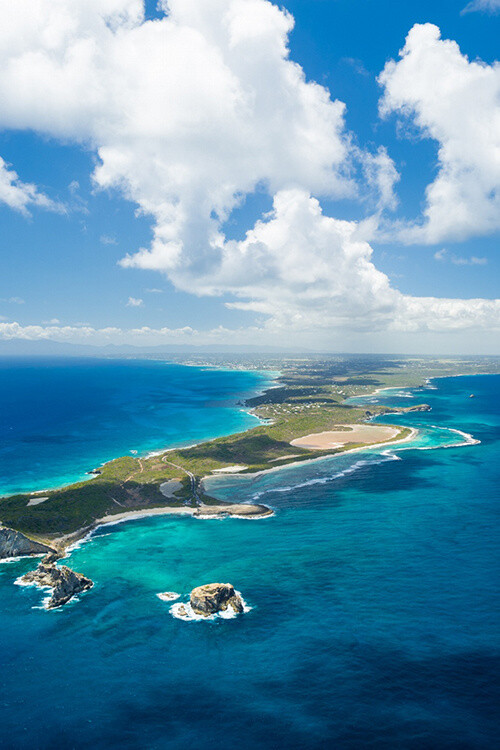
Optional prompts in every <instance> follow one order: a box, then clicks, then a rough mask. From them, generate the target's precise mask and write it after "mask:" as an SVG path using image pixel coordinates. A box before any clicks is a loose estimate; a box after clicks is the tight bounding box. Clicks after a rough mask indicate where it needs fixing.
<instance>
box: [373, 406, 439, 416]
mask: <svg viewBox="0 0 500 750" xmlns="http://www.w3.org/2000/svg"><path fill="white" fill-rule="evenodd" d="M431 408H432V407H431V406H429V404H415V406H384V407H383V409H382V410H381V411H380V412H379V413H380V414H409V413H410V412H412V411H431Z"/></svg>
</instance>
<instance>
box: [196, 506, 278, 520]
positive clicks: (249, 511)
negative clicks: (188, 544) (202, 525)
mask: <svg viewBox="0 0 500 750" xmlns="http://www.w3.org/2000/svg"><path fill="white" fill-rule="evenodd" d="M193 515H194V516H195V517H197V516H199V517H201V518H209V517H211V516H213V517H215V518H222V517H224V516H239V517H240V518H264V517H265V516H272V515H273V510H272V509H271V508H269V507H268V506H267V505H259V504H253V503H228V504H225V505H200V507H199V508H198V509H197V510H196V511H195V512H194V513H193Z"/></svg>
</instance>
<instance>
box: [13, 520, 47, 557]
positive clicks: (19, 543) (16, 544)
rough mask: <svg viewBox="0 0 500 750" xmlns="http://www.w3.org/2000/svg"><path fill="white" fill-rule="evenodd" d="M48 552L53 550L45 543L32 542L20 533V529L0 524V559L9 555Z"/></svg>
mask: <svg viewBox="0 0 500 750" xmlns="http://www.w3.org/2000/svg"><path fill="white" fill-rule="evenodd" d="M49 552H54V550H53V549H52V548H51V547H47V546H46V545H45V544H40V542H34V541H33V540H32V539H29V538H28V537H27V536H24V534H21V532H20V531H14V529H8V528H6V527H5V526H0V560H6V559H8V558H10V557H25V556H28V555H45V554H47V553H49Z"/></svg>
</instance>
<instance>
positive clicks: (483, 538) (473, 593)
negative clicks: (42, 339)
mask: <svg viewBox="0 0 500 750" xmlns="http://www.w3.org/2000/svg"><path fill="white" fill-rule="evenodd" d="M75 366H76V365H75ZM116 366H117V367H119V366H120V365H116ZM135 366H136V367H138V368H141V367H142V365H141V364H136V365H135ZM145 366H146V365H145ZM89 367H90V365H89ZM124 367H130V368H132V369H133V367H134V365H131V364H126V365H124ZM147 367H150V364H149V363H148V364H147ZM157 368H158V369H160V365H157ZM168 373H169V366H167V369H166V370H164V371H163V376H164V377H165V378H166V379H167V380H168V378H169V374H168ZM192 375H193V377H195V372H194V371H193V373H192ZM196 376H197V377H199V383H200V384H201V383H202V382H203V381H204V379H205V378H208V379H209V380H210V379H211V378H215V381H212V384H213V393H212V395H211V396H210V398H206V399H204V398H203V396H200V400H199V401H198V400H197V397H195V402H196V409H198V410H200V408H201V407H202V409H203V410H204V409H206V410H208V411H210V409H213V410H214V412H213V414H212V416H213V419H214V424H218V425H219V434H220V430H221V429H222V425H221V423H220V422H217V419H216V414H215V412H216V411H217V409H219V408H224V409H227V410H228V412H227V414H228V419H229V418H231V419H233V418H234V419H235V420H238V419H243V417H242V416H241V412H239V411H238V408H239V407H236V408H235V406H234V401H235V399H236V400H239V398H240V396H236V394H239V393H240V392H241V391H240V389H241V388H243V390H245V389H248V390H249V391H251V390H252V389H254V388H255V386H256V382H255V379H254V378H255V374H252V376H251V377H250V375H249V374H244V373H231V374H229V375H227V376H226V375H225V374H223V373H220V377H221V378H225V377H227V381H225V382H226V386H227V389H226V391H225V392H224V394H223V396H222V398H221V399H219V398H218V397H217V395H216V393H215V391H216V387H218V386H217V385H216V381H217V373H215V374H214V373H213V372H210V371H203V372H202V371H200V372H199V373H197V374H196ZM148 377H149V376H148V375H146V374H144V380H143V384H144V383H145V382H146V381H147V380H148ZM151 377H152V380H153V381H154V382H155V383H157V380H156V377H157V376H156V371H155V368H154V367H153V366H151ZM239 377H241V378H243V380H242V381H240V380H239V379H238V378H239ZM260 377H263V376H262V375H261V376H260ZM105 378H107V376H105ZM232 378H235V380H232ZM245 378H249V380H246V379H245ZM34 379H36V376H34ZM89 379H90V376H89ZM97 380H98V378H97V376H96V381H97ZM499 386H500V376H474V377H458V378H442V379H438V380H434V381H432V385H431V387H430V388H423V389H413V390H412V389H405V390H400V389H393V390H391V391H383V392H381V393H380V394H378V395H377V396H376V398H377V400H379V401H382V402H383V403H387V404H392V405H404V406H407V405H411V404H412V403H420V402H422V401H425V402H426V403H429V404H430V405H431V406H432V411H430V412H428V413H414V414H411V415H404V416H403V415H401V416H394V415H391V417H390V418H389V417H385V418H380V419H381V421H386V422H389V421H390V422H392V423H400V424H409V425H411V426H415V427H417V428H418V429H419V430H421V433H420V436H419V437H418V438H417V439H416V440H415V441H414V442H412V443H406V444H402V445H400V446H394V447H393V448H392V449H390V450H387V449H382V448H380V449H364V450H362V451H358V452H356V453H351V454H346V455H343V456H339V457H336V458H330V459H323V460H320V461H314V462H310V463H307V464H304V465H302V466H293V467H287V468H284V469H280V470H278V471H273V472H270V473H267V474H263V475H260V476H253V477H235V476H226V477H220V478H218V479H217V480H211V481H210V483H209V484H210V491H211V493H212V494H213V493H216V494H217V495H218V496H219V497H220V498H224V499H226V498H229V497H231V498H233V499H237V500H250V499H252V498H259V499H260V500H261V501H262V502H265V503H267V504H269V505H270V506H272V507H273V508H274V510H275V514H274V515H273V516H272V517H270V518H266V519H262V520H257V521H249V520H243V519H225V520H198V519H193V518H176V517H173V516H170V517H163V518H162V517H156V518H148V519H142V520H136V521H130V522H127V523H123V524H121V525H117V526H114V527H107V528H102V529H100V530H98V531H97V532H95V533H94V535H93V536H92V537H91V539H90V540H89V541H87V542H86V543H84V544H82V545H81V546H80V547H79V548H78V549H76V550H75V551H74V552H72V554H71V556H70V558H69V560H68V564H69V565H70V566H71V567H73V568H74V569H75V570H77V571H79V572H82V573H84V574H86V575H88V576H90V577H91V578H92V579H93V580H94V581H95V587H94V588H93V589H92V590H91V591H90V592H88V593H86V594H83V595H82V596H81V597H80V599H79V600H78V601H73V602H71V603H70V604H69V605H67V606H66V607H64V608H62V609H60V610H55V611H49V612H47V611H44V610H43V609H40V603H41V600H42V598H43V593H42V592H40V591H38V590H36V589H32V588H23V587H18V586H14V585H13V583H14V581H15V579H16V578H17V577H18V576H19V575H21V574H22V573H24V572H25V571H27V570H29V569H30V568H32V567H33V561H30V560H21V561H18V562H12V563H6V564H3V565H0V594H1V597H0V600H1V602H2V606H1V611H0V632H1V634H2V635H1V642H2V648H1V651H0V675H1V676H0V683H1V696H0V731H1V737H2V740H1V743H2V747H5V748H19V749H21V748H22V749H23V750H24V748H30V749H33V748H40V749H43V750H45V748H47V749H48V748H51V749H53V748H88V747H92V748H148V750H149V749H151V750H153V749H158V750H162V749H163V748H165V749H168V750H178V749H179V750H180V749H181V748H186V747H195V748H200V749H201V750H209V749H210V750H212V748H213V749H214V750H215V748H221V747H226V746H228V745H235V746H236V747H238V748H239V749H240V750H255V749H256V748H258V749H259V750H271V749H272V750H275V749H280V750H281V749H282V748H286V750H295V749H297V750H299V749H304V750H306V749H307V750H320V749H321V750H324V749H325V748H327V749H329V748H333V749H335V750H337V749H338V750H343V749H344V748H345V749H346V750H347V749H348V750H364V749H365V748H366V749H368V748H370V749H373V748H376V749H378V748H380V749H383V750H386V749H390V750H393V749H394V750H396V749H397V750H422V749H424V750H426V749H427V748H429V749H431V750H445V749H449V750H461V749H465V748H477V749H478V750H479V748H481V750H483V749H484V748H496V747H497V746H498V736H499V728H500V727H499V720H498V706H499V704H500V690H499V679H498V674H499V672H500V658H499V657H500V629H499V616H498V612H499V611H500V607H499V583H500V576H499V572H500V571H499V566H498V559H499V558H498V549H499V525H498V514H499V499H500V497H499V487H500V463H499V461H498V449H499V438H500V404H499V400H498V393H499ZM207 387H208V384H207ZM155 388H156V386H155ZM19 389H20V386H19ZM82 390H84V385H82ZM146 390H147V389H146ZM194 390H195V389H194ZM141 392H142V391H141ZM159 392H160V391H156V390H155V389H152V390H151V391H150V398H151V402H150V403H153V395H152V394H153V393H159ZM202 392H203V393H205V387H204V386H203V387H202ZM230 392H232V394H233V395H232V399H233V401H232V403H233V406H232V407H231V396H230ZM471 393H474V394H475V398H473V399H471V398H469V396H470V394H471ZM184 395H185V401H187V400H189V398H190V395H189V389H187V390H186V392H185V394H184ZM219 395H220V394H219ZM221 400H222V402H223V403H226V404H227V406H219V405H218V404H219V403H220V401H221ZM372 400H373V397H369V398H368V399H365V401H364V402H365V403H370V402H371V401H372ZM207 402H208V403H207ZM214 403H215V404H216V405H215V406H214V405H213V404H214ZM130 408H132V405H130ZM165 408H167V407H166V406H165V405H163V406H161V407H160V415H162V414H163V411H162V410H163V409H165ZM184 408H188V407H187V406H186V404H185V406H184ZM118 413H120V410H118ZM236 413H238V414H239V415H240V416H238V417H236ZM230 414H232V417H229V415H230ZM110 419H111V417H110ZM207 419H208V416H207ZM245 419H246V417H245ZM153 422H154V418H153V417H152V418H151V424H152V423H153ZM224 424H225V425H226V426H228V424H229V422H226V421H224ZM242 424H243V423H242ZM193 425H194V426H195V427H196V428H197V429H198V428H199V427H200V425H199V424H198V422H197V421H196V420H195V422H194V423H191V424H190V426H189V427H187V428H186V429H185V431H184V432H183V434H182V439H183V440H186V441H190V440H192V441H194V440H195V439H199V438H198V436H197V433H196V434H195V433H191V432H190V429H191V428H192V427H193ZM205 428H206V430H209V429H210V425H209V424H208V423H206V424H205ZM58 429H59V428H58ZM200 429H201V428H200ZM37 430H38V431H37ZM201 431H203V430H201ZM54 432H55V433H56V432H57V430H55V431H54ZM216 432H217V430H216ZM30 434H41V433H40V431H39V428H38V427H37V429H36V430H35V429H33V430H32V431H31V433H30ZM58 434H59V433H58ZM60 434H61V435H62V434H66V433H63V432H61V433H60ZM207 434H208V433H207V432H205V436H206V435H207ZM126 437H127V440H124V442H123V445H124V444H125V442H126V443H127V449H130V448H132V447H134V446H136V447H137V449H138V450H142V449H144V448H145V447H147V446H146V445H145V444H144V442H141V440H139V439H132V438H130V439H129V440H128V437H129V436H126ZM176 439H180V438H176ZM475 441H480V442H475ZM19 445H22V444H21V443H19ZM120 445H122V443H120ZM111 448H112V446H111V442H110V444H109V449H110V450H111ZM19 450H21V448H19ZM24 450H25V451H28V452H29V451H32V450H33V444H32V443H28V444H25V445H24ZM58 450H59V452H60V453H65V452H66V450H71V451H72V450H73V445H72V443H70V444H69V446H66V444H65V442H64V441H61V443H60V444H59V445H58ZM105 454H106V451H103V452H102V455H103V456H104V455H105ZM18 460H19V461H21V458H20V457H19V459H18ZM79 470H80V469H79ZM82 470H83V463H82ZM54 476H56V475H55V474H54ZM47 477H49V474H47ZM211 581H224V582H225V581H229V582H231V583H232V584H233V585H234V586H235V588H236V589H238V590H239V591H241V593H242V594H243V596H244V598H245V600H246V602H247V604H248V605H249V607H250V608H251V609H250V611H249V612H248V613H247V614H243V615H240V616H238V617H236V618H234V619H230V620H226V619H216V620H212V621H204V622H199V621H193V622H185V621H182V620H179V619H176V618H175V617H173V616H172V614H171V613H170V604H169V603H168V602H163V601H160V600H159V599H158V598H157V596H156V594H157V593H158V592H160V591H166V590H168V591H177V592H178V593H180V594H181V595H182V598H183V599H185V598H186V597H187V595H188V594H189V591H190V590H191V589H192V588H193V587H194V586H196V585H199V584H202V583H207V582H211Z"/></svg>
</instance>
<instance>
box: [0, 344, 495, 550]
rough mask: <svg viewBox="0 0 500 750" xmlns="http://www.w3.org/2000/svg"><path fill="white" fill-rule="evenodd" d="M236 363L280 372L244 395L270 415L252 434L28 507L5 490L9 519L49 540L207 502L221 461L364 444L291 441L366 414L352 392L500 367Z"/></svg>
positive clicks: (255, 461)
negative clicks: (166, 488)
mask: <svg viewBox="0 0 500 750" xmlns="http://www.w3.org/2000/svg"><path fill="white" fill-rule="evenodd" d="M236 359H237V358H235V360H236ZM196 364H200V363H199V362H197V363H196ZM204 364H207V365H209V364H210V362H206V361H205V362H204ZM213 364H214V362H212V365H213ZM215 364H222V365H224V366H226V367H227V366H228V364H229V363H228V362H227V360H224V362H216V363H215ZM233 366H238V367H246V368H249V369H250V368H252V367H253V368H254V369H264V368H265V367H267V368H268V369H270V370H279V371H280V373H281V374H280V383H281V386H280V387H279V388H272V389H270V390H268V391H267V392H266V393H264V394H262V395H260V396H257V397H255V398H252V399H249V400H248V401H247V403H246V405H247V406H249V407H252V408H253V409H254V412H255V413H256V414H257V415H258V416H259V417H260V418H261V419H263V420H265V423H263V424H261V425H259V426H257V427H255V428H253V429H251V430H248V431H247V432H244V433H239V434H236V435H229V436H227V437H223V438H218V439H216V440H211V441H208V442H205V443H201V444H199V445H197V446H194V447H191V448H184V449H176V450H172V451H168V452H167V453H165V454H163V455H161V456H158V455H157V456H151V457H149V458H134V457H132V456H124V457H121V458H117V459H115V460H114V461H110V462H109V463H107V464H105V465H104V466H103V467H101V468H100V470H99V472H100V473H97V474H96V475H95V476H93V477H92V478H91V479H89V480H88V481H84V482H78V483H75V484H73V485H70V486H68V487H64V488H61V489H57V490H53V491H48V492H47V493H44V496H47V497H48V499H47V500H44V501H43V502H40V503H39V504H37V505H29V502H30V500H32V499H33V498H34V496H33V495H32V494H29V495H28V494H25V495H15V496H12V497H8V498H3V499H1V500H0V519H1V522H2V523H3V524H5V525H6V526H10V527H12V528H15V529H17V530H19V531H22V532H24V533H26V534H28V535H29V536H31V537H33V538H36V539H40V540H45V541H50V539H52V538H56V537H60V536H61V535H66V534H71V533H74V532H76V531H77V530H80V529H83V528H85V527H89V526H90V525H91V524H92V523H93V522H95V520H96V519H99V518H102V517H103V516H106V515H112V514H117V513H123V512H124V511H127V510H141V509H144V508H152V507H161V506H168V507H178V506H182V505H197V504H198V503H199V501H200V498H202V499H203V501H204V502H205V503H210V502H214V500H213V498H209V497H208V496H206V495H204V492H203V487H202V485H201V478H202V477H203V476H206V475H208V474H210V473H211V472H212V471H214V470H216V469H222V468H225V467H228V466H233V465H243V466H245V467H247V468H246V469H245V471H249V472H254V471H261V470H265V469H270V468H276V467H277V466H281V465H284V464H287V463H291V462H296V461H302V460H310V459H312V458H317V457H321V456H325V455H331V454H334V453H337V452H340V451H342V450H347V449H350V448H355V447H360V446H358V445H355V444H353V443H351V444H347V445H346V446H345V447H344V448H341V449H335V450H332V449H330V450H326V451H310V450H305V449H303V448H297V447H294V446H292V445H290V441H291V440H293V439H294V438H297V437H302V436H304V435H308V434H310V433H314V432H323V431H326V430H330V429H334V428H335V429H339V428H341V427H342V426H343V425H347V424H352V423H355V422H361V421H362V420H363V419H365V418H366V411H365V409H363V408H361V407H359V406H355V405H352V404H350V403H349V402H348V400H347V399H349V398H350V397H352V396H357V395H362V394H366V393H369V392H371V391H373V390H375V389H376V388H385V387H395V386H397V387H404V386H419V385H422V384H423V383H424V382H425V380H426V379H427V378H430V377H437V376H445V375H453V374H458V373H467V372H470V373H476V372H493V371H499V370H500V366H499V360H498V359H496V360H494V359H493V358H474V359H472V358H470V359H463V358H462V359H453V360H451V359H450V360H445V359H430V358H405V359H402V358H398V359H397V360H396V359H395V360H390V359H386V358H383V357H355V356H352V357H330V358H327V359H325V358H320V357H316V356H311V357H302V358H300V359H294V358H289V359H283V360H276V359H268V360H265V361H263V360H262V359H259V360H257V361H255V359H254V360H252V361H244V362H243V361H241V360H240V361H235V362H233ZM383 411H384V408H383V407H377V406H373V405H372V406H370V412H371V413H372V414H377V413H381V412H383ZM408 433H409V430H407V429H404V428H403V429H402V430H401V432H400V434H399V435H398V436H397V437H396V438H394V439H395V440H399V439H401V438H404V437H406V435H407V434H408ZM170 479H177V480H179V481H180V483H181V485H180V489H178V490H176V491H175V492H174V493H173V495H172V496H171V497H165V496H164V495H163V494H162V493H161V491H160V485H161V484H162V483H163V482H166V481H168V480H170Z"/></svg>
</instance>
